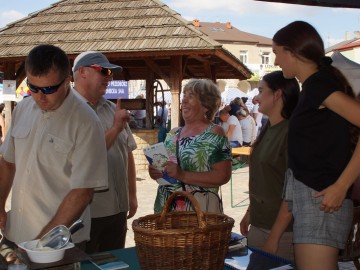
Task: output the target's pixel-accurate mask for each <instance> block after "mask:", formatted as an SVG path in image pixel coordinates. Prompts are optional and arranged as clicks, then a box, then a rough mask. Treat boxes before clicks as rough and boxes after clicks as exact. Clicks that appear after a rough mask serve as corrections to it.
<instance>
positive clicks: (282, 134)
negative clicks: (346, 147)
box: [240, 71, 300, 261]
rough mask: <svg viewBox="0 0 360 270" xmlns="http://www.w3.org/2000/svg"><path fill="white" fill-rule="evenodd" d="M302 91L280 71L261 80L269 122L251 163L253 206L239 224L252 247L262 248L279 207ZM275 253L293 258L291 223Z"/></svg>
mask: <svg viewBox="0 0 360 270" xmlns="http://www.w3.org/2000/svg"><path fill="white" fill-rule="evenodd" d="M299 93H300V87H299V84H298V82H297V80H296V79H285V78H284V76H283V73H282V72H281V71H274V72H271V73H269V74H266V75H265V76H264V77H263V78H262V80H261V81H260V83H259V95H258V100H259V111H260V112H262V113H264V114H266V115H268V116H269V122H268V124H267V125H266V126H264V129H263V130H262V131H261V133H260V135H259V137H258V139H257V140H256V142H255V143H254V145H253V148H252V152H251V156H250V162H249V179H250V180H249V197H250V205H249V208H248V210H247V211H246V213H245V215H244V217H243V219H242V221H241V223H240V231H241V233H242V234H243V235H246V236H247V239H248V244H249V245H250V246H252V247H256V248H262V246H263V245H264V243H265V241H266V239H267V237H268V236H269V233H270V230H271V227H272V226H273V224H274V223H275V220H276V217H277V214H278V212H279V209H280V205H281V202H282V191H283V187H284V180H285V172H286V169H287V168H288V162H287V134H288V124H289V118H290V116H291V114H292V112H293V111H294V109H295V106H296V104H297V102H298V98H299ZM250 224H251V226H250V230H249V225H250ZM276 254H277V255H278V256H281V257H283V258H287V259H289V260H291V261H293V260H294V250H293V244H292V224H289V225H288V227H287V228H286V232H285V233H284V234H283V236H282V238H281V240H280V244H279V249H278V250H277V253H276Z"/></svg>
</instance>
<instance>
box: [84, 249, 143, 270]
mask: <svg viewBox="0 0 360 270" xmlns="http://www.w3.org/2000/svg"><path fill="white" fill-rule="evenodd" d="M109 252H110V253H112V254H113V255H115V256H116V257H118V258H119V259H120V260H122V261H123V262H126V263H127V264H128V265H129V267H128V268H125V269H126V270H141V268H140V264H139V259H138V257H137V254H136V248H135V247H131V248H124V249H116V250H111V251H109ZM81 269H85V270H98V268H96V267H95V266H94V265H93V264H92V263H91V262H89V261H85V262H82V263H81Z"/></svg>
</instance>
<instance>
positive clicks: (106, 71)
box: [87, 65, 113, 76]
mask: <svg viewBox="0 0 360 270" xmlns="http://www.w3.org/2000/svg"><path fill="white" fill-rule="evenodd" d="M87 67H89V68H93V69H96V70H98V71H100V72H101V74H102V75H104V76H112V75H113V71H112V70H111V69H109V68H103V67H101V66H98V65H91V66H87Z"/></svg>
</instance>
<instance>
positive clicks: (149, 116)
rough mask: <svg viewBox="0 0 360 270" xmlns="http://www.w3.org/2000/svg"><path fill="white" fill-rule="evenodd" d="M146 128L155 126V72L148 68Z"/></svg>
mask: <svg viewBox="0 0 360 270" xmlns="http://www.w3.org/2000/svg"><path fill="white" fill-rule="evenodd" d="M146 101H147V102H146V128H147V129H152V128H153V127H154V72H153V71H152V70H151V69H150V68H148V73H147V76H146Z"/></svg>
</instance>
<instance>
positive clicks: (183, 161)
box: [149, 79, 231, 213]
mask: <svg viewBox="0 0 360 270" xmlns="http://www.w3.org/2000/svg"><path fill="white" fill-rule="evenodd" d="M220 102H221V96H220V91H219V89H218V88H217V86H216V84H214V83H213V82H212V81H211V80H208V79H192V80H190V81H189V82H188V83H187V84H186V85H185V87H184V95H183V99H182V107H181V108H182V110H181V113H182V117H183V119H184V123H185V125H184V126H183V127H181V128H175V129H173V130H171V131H170V132H169V133H168V135H167V137H166V139H165V142H164V144H165V148H166V149H167V151H168V154H169V157H170V161H169V162H166V163H165V164H164V165H165V167H164V172H162V171H160V170H158V169H156V168H155V167H154V166H151V165H150V166H149V174H150V177H151V178H152V179H155V180H156V179H159V178H162V176H163V173H166V174H168V175H169V176H170V177H173V178H175V179H177V180H178V181H177V182H176V183H175V184H170V185H159V188H158V192H157V196H156V201H155V205H154V210H155V213H159V212H161V210H162V208H163V206H164V204H165V202H166V200H167V199H168V198H169V196H170V195H171V194H172V193H173V192H175V191H177V190H184V189H185V190H186V191H187V192H192V191H212V192H215V193H218V190H219V187H220V186H221V185H223V184H225V183H227V182H228V181H229V180H230V177H231V152H230V146H229V142H228V140H227V138H226V136H225V133H224V130H223V129H222V128H221V127H220V126H218V125H215V124H213V123H212V120H213V118H214V115H215V112H216V111H217V110H218V109H219V106H220ZM176 145H178V147H177V146H176ZM177 148H178V150H176V149H177ZM177 152H178V153H177ZM177 160H178V161H179V162H180V164H178V163H177ZM174 208H175V209H176V210H179V211H189V210H193V208H192V206H191V203H188V202H187V201H185V202H184V201H183V200H177V201H176V203H175V204H174ZM203 211H206V209H204V208H203Z"/></svg>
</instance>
